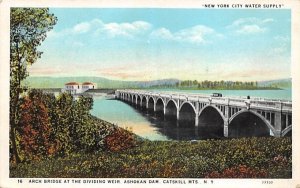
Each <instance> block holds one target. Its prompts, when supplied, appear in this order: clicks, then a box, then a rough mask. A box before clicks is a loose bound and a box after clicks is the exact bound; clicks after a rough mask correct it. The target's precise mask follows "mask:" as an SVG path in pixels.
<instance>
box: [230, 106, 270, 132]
mask: <svg viewBox="0 0 300 188" xmlns="http://www.w3.org/2000/svg"><path fill="white" fill-rule="evenodd" d="M246 113H249V115H252V116H254V117H257V118H258V120H259V121H261V122H263V124H264V126H265V128H267V129H268V130H269V131H272V133H273V135H274V133H275V128H274V127H273V126H272V125H271V124H270V122H269V121H267V119H265V118H264V117H263V116H262V115H260V114H259V113H257V112H256V111H253V110H246V109H244V110H241V111H239V112H237V113H235V114H234V115H233V116H231V117H230V119H229V121H228V130H229V132H230V129H231V127H232V122H233V121H235V120H236V118H238V117H239V116H241V115H243V114H246ZM258 123H259V122H258ZM247 128H249V127H247ZM256 128H257V127H256ZM261 128H263V127H261ZM251 130H252V131H255V130H254V129H251ZM250 132H251V131H250ZM268 135H270V132H269V134H268ZM253 136H260V135H257V134H255V135H253Z"/></svg>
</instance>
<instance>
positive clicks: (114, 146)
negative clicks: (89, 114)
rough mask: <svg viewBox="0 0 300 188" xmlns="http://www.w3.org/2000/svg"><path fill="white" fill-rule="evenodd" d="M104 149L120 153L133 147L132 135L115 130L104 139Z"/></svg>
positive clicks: (122, 130) (119, 129) (124, 131)
mask: <svg viewBox="0 0 300 188" xmlns="http://www.w3.org/2000/svg"><path fill="white" fill-rule="evenodd" d="M105 143H106V148H107V149H108V150H110V151H121V150H125V149H128V148H131V147H133V146H135V144H136V142H135V139H134V136H133V133H131V132H129V131H127V130H124V129H121V128H115V129H114V130H113V131H112V134H110V135H108V136H107V137H105Z"/></svg>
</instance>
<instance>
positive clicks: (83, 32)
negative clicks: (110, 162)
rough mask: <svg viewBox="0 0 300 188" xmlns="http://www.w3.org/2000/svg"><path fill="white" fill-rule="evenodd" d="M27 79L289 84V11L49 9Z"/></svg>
mask: <svg viewBox="0 0 300 188" xmlns="http://www.w3.org/2000/svg"><path fill="white" fill-rule="evenodd" d="M50 12H52V13H54V15H55V16H56V17H57V18H58V22H57V24H56V25H55V26H54V29H53V30H51V31H50V32H49V33H48V34H47V38H46V40H45V41H44V42H43V43H42V45H41V46H40V47H39V48H38V49H39V50H41V51H43V52H44V53H43V55H42V58H41V59H39V60H38V61H37V62H36V63H35V64H33V65H32V66H31V67H30V68H29V73H30V75H31V76H56V77H59V76H98V77H104V78H108V79H114V80H128V81H129V80H132V81H147V80H157V79H168V78H176V79H181V80H187V79H190V80H198V81H202V80H212V81H215V80H217V81H219V80H239V81H261V80H273V79H281V78H290V77H291V70H290V68H291V12H290V10H288V9H249V10H245V9H165V8H162V9H157V8H156V9H150V8H139V9H129V8H122V9H118V8H111V9H109V8H100V9H92V8H81V9H75V8H51V9H50Z"/></svg>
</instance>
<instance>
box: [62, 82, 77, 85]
mask: <svg viewBox="0 0 300 188" xmlns="http://www.w3.org/2000/svg"><path fill="white" fill-rule="evenodd" d="M65 85H79V83H77V82H69V83H66V84H65Z"/></svg>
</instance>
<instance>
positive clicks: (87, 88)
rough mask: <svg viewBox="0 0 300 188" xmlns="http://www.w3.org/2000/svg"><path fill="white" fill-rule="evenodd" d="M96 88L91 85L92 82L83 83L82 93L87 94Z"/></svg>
mask: <svg viewBox="0 0 300 188" xmlns="http://www.w3.org/2000/svg"><path fill="white" fill-rule="evenodd" d="M95 88H96V86H95V84H93V83H91V82H83V83H82V92H85V91H87V90H89V89H95Z"/></svg>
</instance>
